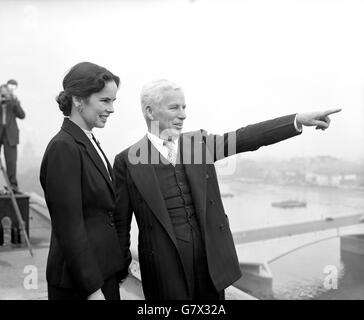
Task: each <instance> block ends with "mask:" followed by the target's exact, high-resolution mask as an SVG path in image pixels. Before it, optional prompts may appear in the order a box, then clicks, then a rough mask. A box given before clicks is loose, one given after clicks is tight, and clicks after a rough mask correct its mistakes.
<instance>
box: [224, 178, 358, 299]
mask: <svg viewBox="0 0 364 320" xmlns="http://www.w3.org/2000/svg"><path fill="white" fill-rule="evenodd" d="M220 186H221V192H222V193H225V192H228V193H231V194H233V195H234V196H233V197H224V198H223V202H224V207H225V211H226V213H227V214H228V216H229V220H230V226H231V229H232V231H233V232H234V231H242V230H246V229H255V228H262V227H267V226H272V225H281V224H289V223H293V222H299V221H307V220H314V219H323V218H326V217H337V216H342V215H346V214H354V213H361V212H362V213H363V214H364V191H363V190H353V189H340V188H324V187H308V186H279V185H268V184H263V183H246V182H242V181H228V182H227V181H222V182H221V183H220ZM284 200H301V201H306V202H307V207H306V208H294V209H282V208H274V207H272V206H271V203H272V202H276V201H284ZM269 267H270V269H271V271H272V273H273V298H274V299H364V256H359V255H355V254H350V253H347V252H341V251H340V239H339V238H335V239H331V240H327V241H323V242H320V243H317V244H314V245H311V246H308V247H305V248H303V249H299V250H297V251H294V252H292V253H290V254H288V255H287V256H284V257H282V258H281V259H278V260H276V261H274V262H273V263H271V264H270V265H269ZM332 267H333V268H335V269H336V271H337V275H338V282H337V287H335V285H332V286H331V287H329V288H328V287H327V286H325V277H326V276H327V274H328V271H327V269H325V268H332ZM325 272H326V273H325Z"/></svg>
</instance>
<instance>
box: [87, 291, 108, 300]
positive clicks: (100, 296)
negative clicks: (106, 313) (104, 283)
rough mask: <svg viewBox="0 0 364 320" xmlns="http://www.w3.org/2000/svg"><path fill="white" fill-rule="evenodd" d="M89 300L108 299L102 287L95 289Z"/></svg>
mask: <svg viewBox="0 0 364 320" xmlns="http://www.w3.org/2000/svg"><path fill="white" fill-rule="evenodd" d="M87 300H106V299H105V296H104V294H103V293H102V291H101V289H99V290H97V291H95V292H94V293H91V294H90V295H89V296H88V297H87Z"/></svg>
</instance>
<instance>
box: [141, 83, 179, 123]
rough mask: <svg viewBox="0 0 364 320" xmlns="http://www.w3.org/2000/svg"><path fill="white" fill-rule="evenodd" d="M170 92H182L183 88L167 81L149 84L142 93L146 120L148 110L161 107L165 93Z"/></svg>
mask: <svg viewBox="0 0 364 320" xmlns="http://www.w3.org/2000/svg"><path fill="white" fill-rule="evenodd" d="M170 90H180V91H182V88H181V87H180V86H179V85H177V84H175V83H173V82H172V81H169V80H166V79H159V80H153V81H150V82H147V83H146V84H145V85H144V86H143V88H142V91H141V93H140V103H141V105H142V111H143V115H144V118H145V119H146V120H147V116H146V108H147V107H148V106H150V107H151V106H154V105H159V104H160V103H161V102H162V100H163V97H164V93H165V92H166V91H170Z"/></svg>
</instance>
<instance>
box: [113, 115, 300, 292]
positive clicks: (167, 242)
mask: <svg viewBox="0 0 364 320" xmlns="http://www.w3.org/2000/svg"><path fill="white" fill-rule="evenodd" d="M294 117H295V115H290V116H285V117H281V118H277V119H273V120H269V121H265V122H261V123H258V124H254V125H249V126H247V127H243V128H240V129H238V130H236V131H235V132H232V134H235V136H236V141H235V143H234V148H233V149H234V150H233V151H231V150H230V151H229V148H228V140H229V138H228V136H229V135H228V134H224V135H223V136H218V135H209V134H207V133H206V131H204V130H200V131H197V132H193V133H189V134H183V135H182V136H181V139H180V147H181V146H182V148H184V149H185V150H183V156H184V157H185V156H186V155H187V157H186V158H190V159H191V160H192V161H191V164H184V166H185V171H186V174H187V177H188V180H189V183H190V186H191V191H192V198H193V201H194V205H195V208H196V212H197V218H198V221H199V223H200V227H201V232H202V235H203V239H204V243H205V249H206V255H207V261H208V268H209V273H210V276H211V279H212V281H213V283H214V285H215V287H216V289H217V290H218V291H220V290H223V289H224V288H226V287H228V286H229V285H231V284H232V283H234V282H235V281H236V280H238V279H239V278H240V277H241V271H240V268H239V262H238V258H237V254H236V250H235V246H234V242H233V238H232V234H231V231H230V228H229V222H228V218H227V215H226V214H225V211H224V208H223V204H222V200H221V196H220V190H219V185H218V181H217V177H216V172H215V166H214V164H213V163H214V161H217V160H219V159H222V158H224V157H226V156H228V155H232V154H233V153H240V152H244V151H253V150H257V149H258V148H259V147H261V146H265V145H269V144H272V143H276V142H278V141H281V140H283V139H287V138H290V137H293V136H295V135H297V134H299V133H298V132H297V131H296V129H295V128H294V124H293V122H294ZM191 137H193V138H192V144H184V141H185V140H191V139H190V138H191ZM186 138H188V139H186ZM148 141H149V140H148V138H147V137H144V138H143V139H142V140H140V141H139V142H138V143H136V144H135V145H133V146H131V147H130V148H128V149H126V150H125V151H123V152H121V153H120V154H118V155H117V156H116V158H115V163H114V173H115V176H116V193H117V200H116V212H117V213H118V219H117V220H116V221H115V222H116V224H117V228H118V229H119V233H120V234H121V237H120V240H121V248H122V250H123V251H124V255H126V253H125V252H127V251H128V250H129V245H130V237H129V230H130V222H131V217H132V213H133V212H134V214H135V217H136V221H137V224H138V228H139V237H138V254H139V263H140V271H141V276H142V285H143V290H144V294H145V297H146V299H188V297H189V292H188V287H187V286H188V284H187V281H186V276H185V273H184V267H183V261H182V259H181V256H180V254H179V250H178V247H177V242H176V238H175V235H174V233H173V227H172V224H171V221H170V218H169V215H168V211H167V209H166V205H165V202H164V200H163V197H162V194H161V191H160V188H159V185H158V180H157V177H156V174H155V171H154V167H153V165H152V164H151V162H152V157H149V159H148V161H147V162H148V164H135V163H136V162H137V161H138V159H140V156H141V153H142V152H143V151H145V150H146V149H148V148H150V153H153V146H151V147H148V146H150V143H149V142H148ZM186 146H188V147H187V150H186ZM199 146H200V147H201V150H202V156H201V155H196V150H197V149H198V148H199ZM196 148H197V149H196ZM201 159H202V161H201ZM183 161H184V162H185V160H183ZM187 162H189V161H187ZM196 163H199V164H196Z"/></svg>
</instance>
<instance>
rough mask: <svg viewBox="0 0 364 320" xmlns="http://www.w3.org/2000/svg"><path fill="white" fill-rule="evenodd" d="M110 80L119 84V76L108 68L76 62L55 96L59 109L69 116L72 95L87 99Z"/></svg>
mask: <svg viewBox="0 0 364 320" xmlns="http://www.w3.org/2000/svg"><path fill="white" fill-rule="evenodd" d="M110 81H114V82H115V83H116V86H119V83H120V79H119V77H118V76H116V75H114V74H113V73H111V72H110V71H109V70H107V69H105V68H103V67H100V66H98V65H97V64H94V63H91V62H81V63H78V64H76V65H75V66H73V67H72V69H71V70H70V71H68V73H67V74H66V76H65V77H64V79H63V90H64V91H61V92H60V94H59V95H58V96H57V98H56V101H57V102H58V105H59V109H60V110H61V111H62V112H63V114H64V115H65V116H69V115H70V114H71V110H72V96H75V97H79V98H82V99H87V98H88V97H90V96H91V95H92V94H93V93H96V92H99V91H101V90H102V89H103V88H104V87H105V84H106V83H107V82H110Z"/></svg>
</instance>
